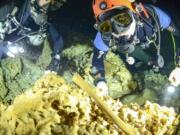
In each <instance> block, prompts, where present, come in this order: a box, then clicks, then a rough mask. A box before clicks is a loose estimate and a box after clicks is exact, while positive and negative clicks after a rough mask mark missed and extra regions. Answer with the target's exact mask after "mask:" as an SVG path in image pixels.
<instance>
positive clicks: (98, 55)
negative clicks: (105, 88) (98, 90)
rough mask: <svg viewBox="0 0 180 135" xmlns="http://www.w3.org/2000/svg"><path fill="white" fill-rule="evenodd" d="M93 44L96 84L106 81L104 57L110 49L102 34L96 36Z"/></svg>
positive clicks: (93, 71)
mask: <svg viewBox="0 0 180 135" xmlns="http://www.w3.org/2000/svg"><path fill="white" fill-rule="evenodd" d="M93 44H94V51H93V52H94V55H93V60H92V66H93V70H92V73H93V74H94V76H95V83H97V82H98V81H105V70H104V57H105V55H106V53H107V51H108V50H109V47H108V45H106V44H105V43H104V41H103V39H102V35H101V33H100V32H98V33H97V34H96V37H95V40H94V43H93Z"/></svg>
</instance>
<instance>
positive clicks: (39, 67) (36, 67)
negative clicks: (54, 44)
mask: <svg viewBox="0 0 180 135" xmlns="http://www.w3.org/2000/svg"><path fill="white" fill-rule="evenodd" d="M50 60H51V49H50V46H49V43H48V42H47V41H46V42H45V43H44V46H43V50H42V54H41V55H40V56H39V57H38V58H37V61H36V62H34V61H32V60H31V59H29V58H28V57H27V56H26V57H25V56H18V57H16V58H5V59H3V60H1V67H0V88H1V89H0V101H3V102H5V103H10V102H12V101H13V99H14V98H15V97H16V96H17V95H20V94H21V93H22V92H24V91H25V90H26V89H28V88H30V87H31V86H32V85H33V84H34V83H35V81H36V80H37V79H39V78H40V77H41V76H42V75H43V73H44V70H45V68H46V66H47V65H48V64H49V63H50Z"/></svg>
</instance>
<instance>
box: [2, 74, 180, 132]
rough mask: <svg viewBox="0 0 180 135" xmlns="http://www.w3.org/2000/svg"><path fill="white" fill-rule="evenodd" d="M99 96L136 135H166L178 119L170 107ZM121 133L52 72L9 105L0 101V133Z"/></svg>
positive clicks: (94, 104) (104, 116)
mask: <svg viewBox="0 0 180 135" xmlns="http://www.w3.org/2000/svg"><path fill="white" fill-rule="evenodd" d="M96 92H97V93H98V91H96ZM102 99H103V100H104V101H105V102H106V103H107V104H108V106H109V107H111V108H112V110H113V111H114V112H115V113H116V114H117V115H118V116H119V117H121V119H122V120H123V121H125V122H127V123H129V124H130V125H132V126H133V127H134V128H135V129H136V131H137V134H138V135H160V134H167V135H170V134H172V133H173V132H174V131H175V130H176V127H177V124H178V122H179V119H178V117H179V116H177V115H176V114H175V112H174V110H173V109H172V108H167V107H161V106H159V105H157V104H152V103H150V102H147V103H146V105H145V106H144V107H142V108H141V107H140V106H139V105H137V104H132V105H131V106H130V107H127V106H126V105H123V104H122V103H121V102H119V101H115V100H112V99H111V98H109V97H102ZM122 133H123V132H122V131H121V130H120V129H117V127H116V126H115V125H114V124H113V123H112V121H111V120H110V119H109V118H108V117H107V116H106V114H105V113H104V112H102V111H101V109H100V108H99V107H98V106H97V105H96V103H95V102H94V100H92V99H91V98H90V97H89V96H88V95H87V93H85V92H84V91H83V90H82V89H79V88H78V87H77V86H75V85H74V84H67V83H66V82H65V81H64V79H62V78H60V77H59V76H57V75H55V74H47V75H45V76H43V77H42V78H41V79H40V80H38V81H37V82H36V83H35V85H34V87H32V88H31V89H30V90H27V91H26V92H24V93H23V94H21V95H19V96H17V97H16V98H15V100H14V102H13V104H12V105H10V106H5V105H3V104H0V134H3V135H11V134H17V135H27V134H31V135H36V134H38V135H55V134H63V135H90V134H92V135H118V134H122Z"/></svg>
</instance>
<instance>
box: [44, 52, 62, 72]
mask: <svg viewBox="0 0 180 135" xmlns="http://www.w3.org/2000/svg"><path fill="white" fill-rule="evenodd" d="M59 66H60V55H59V54H56V55H55V56H53V57H52V59H51V62H50V64H49V66H48V67H47V70H50V71H54V72H58V71H59V68H60V67H59Z"/></svg>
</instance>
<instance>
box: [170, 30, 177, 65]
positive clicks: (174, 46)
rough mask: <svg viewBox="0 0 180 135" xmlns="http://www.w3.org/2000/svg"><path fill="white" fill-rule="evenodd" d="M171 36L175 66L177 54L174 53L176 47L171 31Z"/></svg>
mask: <svg viewBox="0 0 180 135" xmlns="http://www.w3.org/2000/svg"><path fill="white" fill-rule="evenodd" d="M171 38H172V43H173V50H174V65H175V67H176V66H177V64H178V63H177V62H176V56H177V54H176V51H177V48H176V41H175V38H174V35H173V33H172V32H171Z"/></svg>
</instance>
